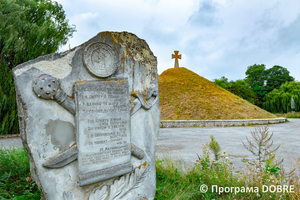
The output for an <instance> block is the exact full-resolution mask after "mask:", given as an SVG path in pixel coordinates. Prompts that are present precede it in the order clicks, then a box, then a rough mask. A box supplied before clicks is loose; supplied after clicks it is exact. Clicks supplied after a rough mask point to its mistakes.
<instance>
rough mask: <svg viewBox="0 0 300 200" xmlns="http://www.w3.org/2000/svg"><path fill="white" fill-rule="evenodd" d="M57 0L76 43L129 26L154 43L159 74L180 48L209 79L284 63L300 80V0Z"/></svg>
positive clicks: (235, 76) (186, 63) (185, 63)
mask: <svg viewBox="0 0 300 200" xmlns="http://www.w3.org/2000/svg"><path fill="white" fill-rule="evenodd" d="M57 2H59V3H60V4H61V5H62V6H63V8H64V10H65V12H66V16H67V18H68V19H69V23H70V24H74V25H76V30H77V32H75V33H74V34H73V38H71V39H70V41H69V42H70V46H71V48H73V47H75V46H77V45H80V44H81V43H83V42H85V41H87V40H88V39H90V38H91V37H93V36H95V35H96V34H97V33H99V32H101V31H127V32H131V33H134V34H136V35H137V36H138V37H139V38H142V39H144V40H146V42H147V43H148V44H149V46H150V48H151V50H152V51H153V53H154V55H155V56H156V57H157V60H158V73H159V74H161V73H162V72H163V71H164V70H166V69H168V68H172V67H174V59H173V60H172V59H171V54H172V53H174V50H179V53H180V54H182V59H181V60H179V66H180V67H186V68H188V69H190V70H192V71H194V72H196V73H197V74H199V75H200V76H203V77H205V78H207V79H209V80H213V79H216V78H220V77H221V76H225V77H226V78H228V79H229V80H237V79H243V78H245V72H246V70H247V67H248V66H250V65H253V64H265V65H266V68H271V67H273V66H274V65H280V66H283V67H285V68H287V69H288V70H289V71H290V75H291V76H293V77H294V78H296V79H297V80H300V0H211V1H210V0H184V1H183V0H85V1H82V0H57ZM67 49H69V43H68V44H67V45H66V46H64V47H62V49H61V50H67Z"/></svg>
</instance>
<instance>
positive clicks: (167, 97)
mask: <svg viewBox="0 0 300 200" xmlns="http://www.w3.org/2000/svg"><path fill="white" fill-rule="evenodd" d="M158 83H159V93H160V108H161V118H162V120H213V119H261V118H276V116H275V115H273V114H271V113H269V112H267V111H265V110H262V109H260V108H259V107H257V106H255V105H253V104H251V103H249V102H248V101H246V100H244V99H242V98H240V97H238V96H236V95H234V94H232V93H230V92H229V91H227V90H225V89H223V88H221V87H219V86H218V85H217V84H215V83H213V82H211V81H209V80H207V79H205V78H203V77H201V76H199V75H198V74H196V73H194V72H192V71H190V70H188V69H186V68H183V67H180V68H171V69H168V70H166V71H164V72H163V73H162V74H161V75H159V76H158Z"/></svg>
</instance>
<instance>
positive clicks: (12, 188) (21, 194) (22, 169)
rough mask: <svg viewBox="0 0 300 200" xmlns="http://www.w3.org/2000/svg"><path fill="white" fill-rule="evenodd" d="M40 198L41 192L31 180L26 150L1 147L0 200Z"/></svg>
mask: <svg viewBox="0 0 300 200" xmlns="http://www.w3.org/2000/svg"><path fill="white" fill-rule="evenodd" d="M26 179H27V180H26ZM40 198H41V194H40V191H39V189H38V187H37V185H36V183H35V182H34V181H32V180H31V175H30V167H29V160H28V156H27V152H26V151H25V149H24V148H12V149H2V148H1V147H0V200H2V199H16V200H17V199H40Z"/></svg>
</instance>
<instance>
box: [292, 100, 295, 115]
mask: <svg viewBox="0 0 300 200" xmlns="http://www.w3.org/2000/svg"><path fill="white" fill-rule="evenodd" d="M291 110H292V113H295V101H294V97H293V96H292V99H291Z"/></svg>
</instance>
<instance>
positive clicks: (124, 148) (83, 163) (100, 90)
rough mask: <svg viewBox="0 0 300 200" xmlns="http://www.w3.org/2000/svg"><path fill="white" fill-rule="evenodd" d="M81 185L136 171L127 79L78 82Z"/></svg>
mask: <svg viewBox="0 0 300 200" xmlns="http://www.w3.org/2000/svg"><path fill="white" fill-rule="evenodd" d="M74 89H75V104H76V125H77V143H78V144H77V146H78V150H79V154H78V172H79V184H80V185H81V186H83V185H87V184H91V183H95V182H98V181H102V180H106V179H109V178H112V177H115V176H120V175H122V174H125V173H128V172H130V171H132V165H131V162H130V161H131V160H130V159H131V141H130V137H131V135H130V104H129V100H130V99H129V97H130V94H129V86H128V80H127V79H115V80H105V81H86V82H77V83H75V88H74Z"/></svg>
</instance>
